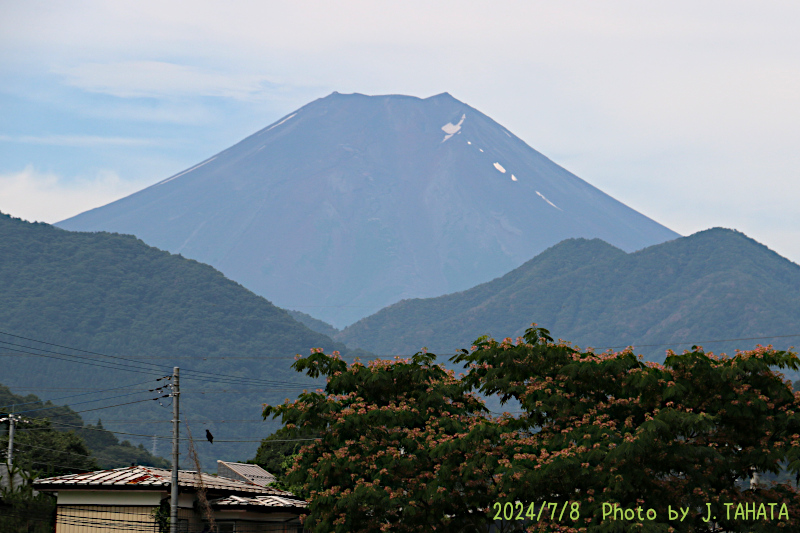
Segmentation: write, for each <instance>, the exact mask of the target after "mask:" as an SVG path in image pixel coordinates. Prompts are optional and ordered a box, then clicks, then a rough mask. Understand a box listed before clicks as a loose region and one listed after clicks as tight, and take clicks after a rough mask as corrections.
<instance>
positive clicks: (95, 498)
mask: <svg viewBox="0 0 800 533" xmlns="http://www.w3.org/2000/svg"><path fill="white" fill-rule="evenodd" d="M167 496H169V493H167V492H164V491H141V492H140V491H133V490H118V491H113V490H60V491H58V505H124V506H129V507H132V506H137V505H147V506H157V505H158V503H159V502H160V501H161V498H166V497H167ZM191 505H192V504H191V501H190V502H189V506H191Z"/></svg>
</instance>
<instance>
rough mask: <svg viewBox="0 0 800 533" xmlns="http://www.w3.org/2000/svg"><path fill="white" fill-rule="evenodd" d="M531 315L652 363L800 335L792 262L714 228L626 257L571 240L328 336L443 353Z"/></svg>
mask: <svg viewBox="0 0 800 533" xmlns="http://www.w3.org/2000/svg"><path fill="white" fill-rule="evenodd" d="M531 322H536V323H538V324H539V325H540V326H542V327H545V328H547V329H549V330H550V331H551V333H552V334H553V336H554V337H556V338H559V337H560V338H563V339H565V340H567V341H570V342H573V343H576V344H578V345H580V346H582V347H587V346H593V347H596V348H606V347H619V348H623V347H625V346H627V345H634V347H635V349H636V352H637V353H642V354H644V355H646V356H647V357H648V358H649V359H651V360H655V361H663V359H664V357H665V352H666V349H667V348H673V349H675V350H676V351H682V350H683V349H686V348H689V347H690V346H691V345H692V344H702V345H703V346H704V348H705V349H707V350H711V351H714V352H719V351H726V352H728V353H732V352H733V350H734V349H736V348H740V349H745V348H746V349H750V348H752V347H753V346H754V345H755V344H756V343H761V344H767V343H770V342H771V343H773V344H774V345H775V346H776V347H781V348H786V347H787V346H789V345H791V344H794V345H797V343H798V342H800V336H795V337H790V338H782V337H781V336H783V335H795V334H800V266H798V265H796V264H795V263H792V262H791V261H789V260H788V259H785V258H783V257H781V256H780V255H778V254H777V253H775V252H773V251H771V250H769V249H768V248H767V247H766V246H763V245H762V244H759V243H758V242H756V241H754V240H752V239H750V238H748V237H746V236H745V235H743V234H742V233H738V232H735V231H732V230H727V229H721V228H715V229H710V230H706V231H702V232H699V233H696V234H694V235H691V236H689V237H684V238H680V239H676V240H673V241H670V242H666V243H663V244H660V245H657V246H651V247H649V248H646V249H644V250H641V251H638V252H635V253H630V254H628V253H625V252H623V251H622V250H620V249H618V248H615V247H613V246H611V245H610V244H608V243H605V242H603V241H601V240H599V239H592V240H586V239H571V240H567V241H564V242H562V243H559V244H557V245H556V246H553V247H552V248H550V249H548V250H546V251H545V252H543V253H541V254H539V255H538V256H536V257H535V258H534V259H532V260H530V261H528V262H527V263H525V264H524V265H522V266H521V267H519V268H517V269H515V270H513V271H511V272H509V273H508V274H506V275H505V276H502V277H500V278H497V279H495V280H493V281H491V282H489V283H484V284H482V285H478V286H477V287H474V288H472V289H470V290H467V291H463V292H459V293H455V294H448V295H446V296H441V297H438V298H429V299H411V300H405V301H402V302H398V303H397V304H394V305H392V306H390V307H387V308H386V309H383V310H381V311H380V312H378V313H376V314H374V315H372V316H370V317H367V318H365V319H363V320H360V321H359V322H357V323H355V324H353V325H351V326H350V327H348V328H346V329H345V330H344V331H342V332H341V333H340V334H338V335H337V336H336V338H337V340H340V341H342V342H346V343H347V344H348V346H360V347H362V348H364V349H368V350H370V351H372V352H373V353H377V354H386V355H388V354H411V353H415V352H416V351H418V350H420V349H421V348H422V347H427V348H428V349H429V350H430V351H432V352H434V353H437V354H442V355H444V354H452V353H454V351H455V350H457V349H460V348H469V346H470V344H471V343H472V341H474V340H475V339H476V338H477V337H478V336H479V335H482V334H489V335H491V336H493V337H495V338H498V339H500V338H504V337H512V338H516V337H517V336H519V335H522V333H523V332H524V331H525V329H526V328H527V327H528V326H529V325H530V323H531ZM770 335H771V336H774V337H772V338H767V339H762V340H755V339H753V340H746V341H736V342H725V343H717V342H714V343H708V344H703V343H704V341H715V340H721V339H739V338H745V337H748V338H749V337H765V336H770ZM679 343H683V344H679ZM653 344H658V345H659V346H649V345H653ZM662 344H666V345H662Z"/></svg>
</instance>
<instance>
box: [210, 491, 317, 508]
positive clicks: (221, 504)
mask: <svg viewBox="0 0 800 533" xmlns="http://www.w3.org/2000/svg"><path fill="white" fill-rule="evenodd" d="M286 494H288V496H276V495H272V494H263V495H258V496H227V497H225V498H218V499H216V500H211V501H209V502H208V503H210V504H211V505H213V506H214V507H216V508H217V509H233V508H240V507H250V508H253V507H260V508H265V510H266V509H268V508H275V509H286V508H287V507H289V508H295V509H305V508H306V507H307V506H308V502H306V501H304V500H301V499H300V498H298V497H297V496H294V495H293V494H291V493H286Z"/></svg>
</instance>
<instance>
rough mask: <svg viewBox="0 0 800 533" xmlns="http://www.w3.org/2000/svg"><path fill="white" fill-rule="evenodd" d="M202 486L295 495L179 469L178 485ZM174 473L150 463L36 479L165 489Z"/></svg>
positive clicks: (42, 486) (49, 486)
mask: <svg viewBox="0 0 800 533" xmlns="http://www.w3.org/2000/svg"><path fill="white" fill-rule="evenodd" d="M201 481H202V485H203V486H204V487H205V488H206V490H210V491H228V492H234V493H235V492H239V493H254V494H266V495H276V496H282V497H283V496H287V495H288V496H289V497H292V494H291V493H290V492H286V491H282V490H278V489H275V488H272V487H264V486H261V485H257V484H255V483H252V482H248V481H240V480H237V479H229V478H226V477H216V476H212V475H209V474H205V473H201V474H198V473H197V472H195V471H193V470H179V471H178V486H180V487H186V488H192V489H197V488H199V487H200V485H201ZM171 482H172V472H171V471H169V470H164V469H161V468H152V467H149V466H128V467H125V468H114V469H112V470H96V471H94V472H86V473H84V474H66V475H62V476H54V477H48V478H40V479H37V480H36V481H34V487H35V488H36V489H38V490H63V489H72V488H74V489H77V488H100V487H103V488H109V489H123V490H125V489H150V488H151V489H164V488H167V487H170V486H171V484H172V483H171Z"/></svg>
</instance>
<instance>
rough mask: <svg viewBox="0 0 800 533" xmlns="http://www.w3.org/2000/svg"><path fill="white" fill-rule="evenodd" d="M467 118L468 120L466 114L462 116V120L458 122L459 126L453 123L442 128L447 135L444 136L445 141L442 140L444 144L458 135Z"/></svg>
mask: <svg viewBox="0 0 800 533" xmlns="http://www.w3.org/2000/svg"><path fill="white" fill-rule="evenodd" d="M465 118H467V115H466V113H465V114H462V115H461V120H459V121H458V124H453V123H452V122H448V123H447V124H445V125H444V126H442V131H443V132H445V133H446V134H447V135H445V136H444V139H442V142H445V141H446V140H447V139H449V138H450V137H452V136H453V135H455V134H456V133H458V130H460V129H461V125H462V124H463V123H464V119H465Z"/></svg>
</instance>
